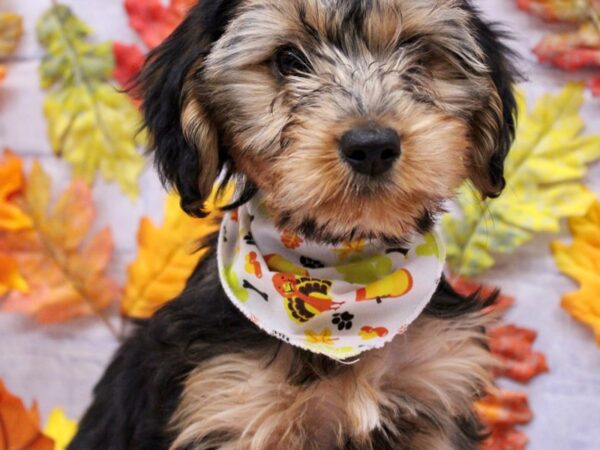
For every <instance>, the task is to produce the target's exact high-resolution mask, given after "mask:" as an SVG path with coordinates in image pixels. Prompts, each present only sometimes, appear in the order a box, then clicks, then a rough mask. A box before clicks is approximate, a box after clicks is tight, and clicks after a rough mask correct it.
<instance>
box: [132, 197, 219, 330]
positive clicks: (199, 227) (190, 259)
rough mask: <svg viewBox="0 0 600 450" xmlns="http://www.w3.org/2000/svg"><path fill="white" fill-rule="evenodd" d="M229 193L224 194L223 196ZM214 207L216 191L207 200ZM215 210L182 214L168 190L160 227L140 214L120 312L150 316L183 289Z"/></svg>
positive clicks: (214, 228)
mask: <svg viewBox="0 0 600 450" xmlns="http://www.w3.org/2000/svg"><path fill="white" fill-rule="evenodd" d="M229 196H230V194H229V193H226V194H224V196H223V198H224V199H226V198H228V197H229ZM207 208H208V210H209V211H210V210H215V209H216V194H214V193H213V195H212V196H211V199H210V200H209V202H208V204H207ZM218 217H219V214H218V212H217V213H213V214H212V215H210V216H208V217H206V218H202V219H196V218H192V217H190V216H188V215H187V214H185V213H184V212H183V211H182V210H181V208H180V206H179V197H178V196H176V195H174V194H171V195H169V196H168V197H167V199H166V202H165V219H164V223H163V225H162V227H160V228H159V227H157V226H155V225H154V224H153V223H152V221H151V220H150V219H148V218H143V219H142V220H141V222H140V228H139V230H138V243H139V250H138V255H137V257H136V259H135V261H134V262H133V263H131V264H130V265H129V268H128V279H127V284H126V287H125V296H124V299H123V302H122V304H121V312H122V314H123V315H125V316H127V317H131V318H136V319H144V318H148V317H150V316H152V314H154V312H156V311H157V310H158V309H159V308H160V307H162V306H163V305H164V304H165V303H167V302H168V301H170V300H172V299H174V298H175V297H176V296H177V295H178V294H180V293H181V291H182V290H183V288H184V286H185V283H186V281H187V279H188V278H189V276H190V274H191V273H192V271H193V270H194V268H195V267H196V265H197V264H198V262H199V261H200V259H201V258H202V257H203V256H204V255H205V253H206V251H205V250H200V251H198V252H196V250H197V248H198V243H199V242H200V241H202V240H203V239H205V238H207V237H208V236H209V235H210V234H212V233H214V232H215V231H217V230H218V228H219V227H218V220H217V218H218Z"/></svg>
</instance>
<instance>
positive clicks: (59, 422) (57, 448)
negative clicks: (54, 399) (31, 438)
mask: <svg viewBox="0 0 600 450" xmlns="http://www.w3.org/2000/svg"><path fill="white" fill-rule="evenodd" d="M75 433H77V422H75V421H74V420H70V419H68V418H67V416H66V415H65V413H64V411H63V410H62V409H60V408H56V409H54V410H52V412H51V413H50V417H49V418H48V422H47V423H46V427H45V428H44V434H45V435H46V436H48V437H49V438H51V439H52V440H53V441H54V450H66V448H67V446H68V445H69V444H70V443H71V441H72V440H73V438H74V437H75Z"/></svg>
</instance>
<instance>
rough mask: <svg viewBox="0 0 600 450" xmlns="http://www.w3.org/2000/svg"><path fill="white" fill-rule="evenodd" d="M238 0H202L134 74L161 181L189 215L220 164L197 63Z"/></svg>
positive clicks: (199, 209) (198, 211) (198, 209)
mask: <svg viewBox="0 0 600 450" xmlns="http://www.w3.org/2000/svg"><path fill="white" fill-rule="evenodd" d="M238 3H239V0H202V1H201V4H199V5H196V6H195V7H194V8H193V9H192V10H191V11H190V13H189V15H188V17H187V18H186V19H185V20H184V21H183V23H182V24H181V25H180V26H179V27H178V28H177V29H176V30H175V31H174V32H173V34H172V35H171V36H170V37H168V38H167V39H166V40H165V42H163V43H162V44H161V45H160V46H159V47H157V48H156V49H154V50H153V51H152V52H151V53H150V54H149V55H148V58H147V60H146V63H145V65H144V68H143V69H142V72H141V74H140V76H139V77H138V80H137V86H136V89H137V92H138V93H140V94H141V97H142V100H143V105H142V112H143V115H144V120H145V126H146V128H147V129H148V131H149V133H150V136H151V141H152V150H153V152H154V159H155V165H156V167H157V169H158V173H159V175H160V177H161V180H162V182H163V183H164V184H165V185H168V186H172V187H174V188H175V189H176V190H177V191H178V193H179V195H180V196H181V207H182V208H183V210H184V211H186V212H187V213H188V214H190V215H193V216H203V215H205V212H204V209H203V206H204V202H205V200H206V198H207V197H208V195H209V194H210V192H211V190H212V186H213V184H214V182H215V180H216V178H217V176H218V175H219V172H220V170H221V169H222V166H223V160H222V157H221V155H220V154H219V153H220V152H219V138H218V130H217V128H216V127H215V124H214V123H213V121H212V120H211V118H210V113H209V112H208V108H207V107H206V106H205V105H204V104H203V103H204V102H203V101H202V96H203V92H202V91H203V85H204V83H203V65H204V59H205V58H206V56H207V55H208V54H209V53H210V50H211V47H212V45H213V44H214V42H215V41H217V40H218V39H219V38H220V37H221V35H222V34H223V32H224V30H225V27H226V25H227V23H228V22H229V20H230V19H231V16H232V15H233V13H234V10H235V7H236V6H237V4H238Z"/></svg>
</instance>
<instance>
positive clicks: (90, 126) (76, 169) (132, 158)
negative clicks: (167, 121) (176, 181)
mask: <svg viewBox="0 0 600 450" xmlns="http://www.w3.org/2000/svg"><path fill="white" fill-rule="evenodd" d="M37 35H38V39H39V41H40V43H41V44H42V45H43V46H44V47H45V48H46V50H47V53H46V55H45V56H44V58H43V60H42V63H41V65H40V77H41V84H42V87H44V88H46V89H50V92H49V94H48V96H47V98H46V100H45V102H44V114H45V115H46V118H47V120H48V131H49V135H50V142H51V144H52V148H53V149H54V151H55V152H56V154H57V155H59V156H61V157H63V158H64V159H65V160H67V161H68V162H70V163H71V164H72V165H73V173H74V175H75V176H76V177H78V178H83V179H84V180H85V181H86V182H88V183H92V182H93V181H94V180H95V178H96V175H97V173H98V172H99V173H100V174H101V175H102V177H104V178H105V179H106V180H107V181H116V182H117V183H118V184H119V186H120V187H121V189H122V190H123V192H124V193H126V194H127V195H129V196H130V197H135V196H136V195H137V194H138V185H137V180H138V177H139V175H140V173H141V171H142V169H143V166H144V160H143V158H142V156H141V155H140V154H139V153H138V151H137V145H139V144H141V143H143V142H144V134H143V133H139V126H140V124H141V117H140V114H139V111H138V110H137V108H136V107H135V105H134V104H133V103H132V102H131V100H130V99H129V97H128V96H127V95H125V94H123V93H120V92H118V91H117V90H116V89H115V88H114V87H113V86H112V85H111V84H110V79H111V77H112V74H113V70H114V65H115V62H114V56H113V48H112V44H111V43H110V42H105V43H102V44H91V43H89V42H88V38H89V36H90V35H91V30H90V29H89V28H88V26H87V25H86V24H85V23H83V22H82V21H81V20H79V19H78V18H77V17H76V16H75V15H74V14H73V13H72V11H71V9H69V8H68V7H67V6H64V5H57V6H54V7H52V8H50V9H49V10H48V11H46V12H45V13H44V14H43V15H42V17H41V18H40V19H39V21H38V24H37Z"/></svg>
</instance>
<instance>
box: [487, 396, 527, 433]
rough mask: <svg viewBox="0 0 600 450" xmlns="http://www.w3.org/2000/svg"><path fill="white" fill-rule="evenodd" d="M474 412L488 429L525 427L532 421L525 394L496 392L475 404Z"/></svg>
mask: <svg viewBox="0 0 600 450" xmlns="http://www.w3.org/2000/svg"><path fill="white" fill-rule="evenodd" d="M475 411H477V413H478V414H479V417H480V418H481V420H482V421H483V423H485V424H486V425H487V426H489V427H497V426H502V427H507V426H513V425H525V424H528V423H529V422H531V420H532V419H533V413H532V412H531V409H530V408H529V401H528V399H527V394H525V393H524V392H513V391H504V390H502V389H498V390H496V392H494V393H492V394H488V395H487V396H486V397H484V398H483V399H481V400H479V401H478V402H475Z"/></svg>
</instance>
